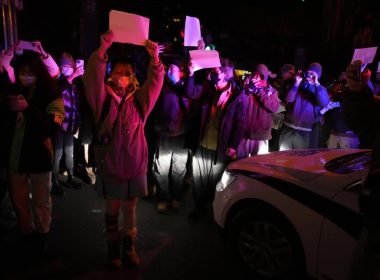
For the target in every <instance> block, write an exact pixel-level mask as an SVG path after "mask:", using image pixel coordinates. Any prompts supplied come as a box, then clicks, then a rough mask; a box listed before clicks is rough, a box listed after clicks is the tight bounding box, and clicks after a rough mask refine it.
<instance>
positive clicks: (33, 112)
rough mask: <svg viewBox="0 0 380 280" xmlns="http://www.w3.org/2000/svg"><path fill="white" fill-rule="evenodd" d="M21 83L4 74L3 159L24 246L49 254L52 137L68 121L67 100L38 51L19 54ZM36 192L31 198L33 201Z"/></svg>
mask: <svg viewBox="0 0 380 280" xmlns="http://www.w3.org/2000/svg"><path fill="white" fill-rule="evenodd" d="M13 66H14V74H15V81H14V82H12V81H10V79H9V78H7V73H6V71H4V68H3V69H2V71H0V80H1V81H2V82H1V83H0V92H2V93H5V94H6V101H5V103H6V108H5V110H6V111H3V112H2V116H4V118H2V126H3V125H5V127H6V128H7V130H6V133H3V134H2V137H1V138H3V139H2V142H3V143H4V145H5V146H4V147H3V149H2V154H1V158H2V159H4V161H5V164H6V168H7V171H8V174H9V179H10V193H11V198H12V202H13V205H14V209H15V212H16V215H17V218H18V226H19V228H20V230H21V232H22V233H23V234H24V237H25V238H24V242H23V243H22V248H23V249H24V250H25V252H22V253H23V255H27V256H41V255H42V254H44V253H45V252H46V250H47V237H48V233H49V231H50V224H51V213H52V212H51V211H52V201H51V197H50V189H51V170H52V167H53V147H52V136H53V134H54V130H55V129H57V128H58V127H59V125H60V123H61V122H62V119H63V115H64V108H63V102H62V99H61V98H60V92H59V89H58V87H57V86H56V83H55V82H54V80H53V79H52V77H51V76H50V74H49V73H48V71H47V69H46V67H45V65H44V64H43V62H42V61H41V59H40V56H39V55H38V54H37V53H35V52H30V53H24V54H22V55H20V56H17V57H16V58H15V60H14V63H13ZM30 193H31V197H30Z"/></svg>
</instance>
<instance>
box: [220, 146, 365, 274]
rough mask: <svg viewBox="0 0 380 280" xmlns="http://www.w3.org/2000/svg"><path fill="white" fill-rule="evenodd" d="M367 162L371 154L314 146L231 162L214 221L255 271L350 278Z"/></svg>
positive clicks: (224, 179)
mask: <svg viewBox="0 0 380 280" xmlns="http://www.w3.org/2000/svg"><path fill="white" fill-rule="evenodd" d="M370 160H371V151H370V150H344V149H319V150H291V151H283V152H275V153H270V154H266V155H258V156H254V157H251V158H246V159H242V160H238V161H236V162H233V163H230V164H229V165H228V167H227V168H226V170H225V172H224V173H223V177H222V179H221V180H220V181H219V183H218V185H217V187H216V193H215V199H214V202H213V210H214V219H215V221H216V222H217V224H218V225H219V226H221V227H222V228H223V229H224V230H225V231H226V232H227V233H228V234H229V235H230V236H231V237H232V238H233V240H234V242H236V246H237V249H238V252H239V255H240V256H241V258H242V260H243V261H244V262H245V263H246V264H247V265H248V266H249V267H250V268H251V269H252V270H253V273H254V274H257V275H260V276H261V277H264V278H269V279H272V278H273V279H277V278H282V277H285V276H287V277H292V278H291V279H301V278H298V277H301V276H300V275H304V274H307V276H309V277H311V278H312V279H334V280H335V279H336V280H337V279H339V280H340V279H349V274H350V269H351V267H352V266H351V264H352V257H353V254H354V251H355V248H356V244H357V239H358V237H359V235H360V231H361V228H362V222H363V219H362V215H361V214H360V212H359V202H358V197H359V192H360V189H361V181H362V178H364V177H365V176H366V175H367V172H368V168H369V163H370ZM260 279H261V278H260Z"/></svg>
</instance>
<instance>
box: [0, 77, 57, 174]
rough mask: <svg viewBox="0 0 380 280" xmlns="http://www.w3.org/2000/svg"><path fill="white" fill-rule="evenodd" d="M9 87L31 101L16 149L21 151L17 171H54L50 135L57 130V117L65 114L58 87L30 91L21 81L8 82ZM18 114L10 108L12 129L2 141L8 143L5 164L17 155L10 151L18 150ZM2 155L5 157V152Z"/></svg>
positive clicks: (9, 91) (7, 123)
mask: <svg viewBox="0 0 380 280" xmlns="http://www.w3.org/2000/svg"><path fill="white" fill-rule="evenodd" d="M1 75H4V74H1ZM5 75H6V74H5ZM2 88H3V87H2ZM6 88H7V95H20V94H21V95H23V96H24V97H25V99H26V100H27V101H28V107H27V108H26V110H25V111H23V112H22V115H23V118H24V123H25V129H24V132H23V133H24V135H23V137H21V138H20V139H22V142H21V146H19V148H18V149H16V150H19V152H20V157H19V159H18V163H19V164H18V167H17V170H16V171H18V172H20V173H28V172H31V173H41V172H48V171H51V169H52V166H53V159H54V158H53V147H52V141H51V137H52V135H53V132H54V131H55V130H56V129H58V125H57V124H56V123H55V121H54V118H57V117H63V113H64V111H63V103H62V100H61V99H60V93H59V91H58V89H57V90H56V91H55V90H54V91H52V90H48V89H46V88H44V87H42V86H36V87H35V88H34V89H32V90H30V91H28V90H27V89H25V88H24V87H22V86H21V85H19V84H18V83H16V84H7V85H6ZM53 112H56V114H53ZM58 114H59V116H58ZM18 115H19V114H18V113H17V112H12V111H10V110H9V108H7V112H6V114H5V119H4V123H5V126H7V127H8V128H9V129H10V130H8V131H7V133H4V136H2V137H4V138H5V139H4V140H3V143H5V145H6V146H5V151H6V154H5V155H4V158H5V159H6V164H8V163H9V158H10V157H13V158H14V157H15V154H10V152H11V150H12V151H15V149H14V148H12V145H13V143H14V133H15V129H16V122H17V117H18ZM1 156H2V157H3V155H1Z"/></svg>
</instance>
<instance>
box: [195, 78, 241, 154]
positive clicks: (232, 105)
mask: <svg viewBox="0 0 380 280" xmlns="http://www.w3.org/2000/svg"><path fill="white" fill-rule="evenodd" d="M217 94H220V93H218V91H217V90H216V89H215V85H213V84H212V83H209V82H207V83H206V84H205V85H204V87H203V91H202V99H201V104H202V105H201V106H202V107H201V126H200V137H199V139H200V141H202V139H203V138H204V136H205V130H206V126H207V122H208V121H209V118H210V114H211V108H212V103H213V100H214V99H215V95H217ZM246 110H247V96H246V95H245V94H241V92H240V91H239V90H238V89H237V88H236V87H235V86H234V84H232V95H231V96H230V97H229V99H228V101H227V104H226V105H225V106H224V109H223V111H222V114H221V118H220V124H219V132H218V140H217V158H216V159H215V160H218V161H225V160H226V159H227V158H226V151H227V148H228V147H230V148H233V149H235V150H236V149H237V147H238V145H239V143H240V141H241V139H242V138H243V135H244V131H245V128H246V118H245V117H246V115H245V112H246Z"/></svg>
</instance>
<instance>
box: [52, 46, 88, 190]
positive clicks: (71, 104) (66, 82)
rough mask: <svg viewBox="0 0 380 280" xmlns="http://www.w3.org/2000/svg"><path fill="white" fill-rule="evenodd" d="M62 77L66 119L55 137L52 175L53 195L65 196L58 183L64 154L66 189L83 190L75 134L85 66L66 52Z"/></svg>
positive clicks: (60, 79)
mask: <svg viewBox="0 0 380 280" xmlns="http://www.w3.org/2000/svg"><path fill="white" fill-rule="evenodd" d="M59 67H60V70H61V75H60V76H59V78H58V80H57V82H58V86H59V88H60V90H61V93H62V99H63V103H64V105H65V118H64V120H63V121H62V124H61V128H60V129H59V130H57V131H56V132H55V136H54V155H55V156H54V166H53V174H52V194H55V195H57V196H63V195H64V194H65V192H64V190H63V188H62V187H61V185H60V183H59V181H58V173H59V164H60V161H61V158H62V154H63V152H64V153H65V166H66V169H67V172H68V178H67V182H66V187H68V188H75V189H81V188H82V185H81V183H80V182H79V181H78V180H75V179H74V134H75V133H76V132H77V131H78V128H79V122H80V114H79V88H78V86H77V83H76V78H77V77H80V76H82V75H83V72H84V69H83V65H82V66H79V67H77V66H76V64H75V62H74V59H73V57H72V56H71V54H69V53H67V52H64V53H63V54H62V55H61V57H60V60H59Z"/></svg>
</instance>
